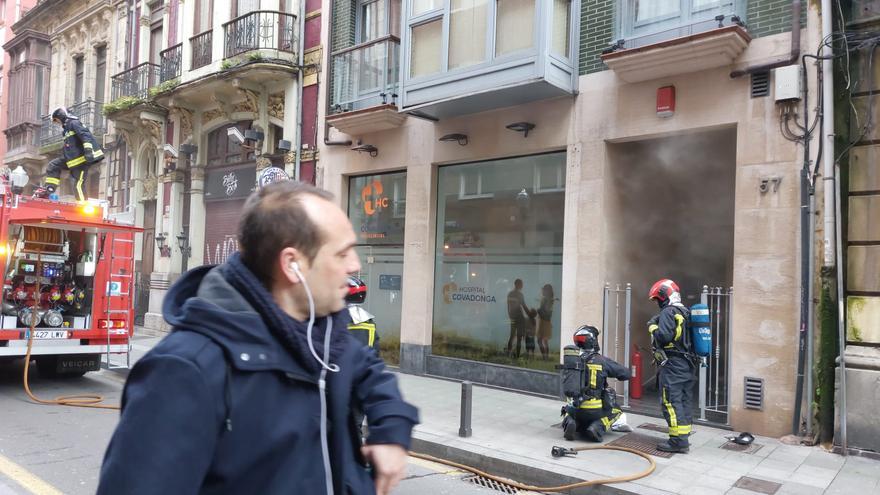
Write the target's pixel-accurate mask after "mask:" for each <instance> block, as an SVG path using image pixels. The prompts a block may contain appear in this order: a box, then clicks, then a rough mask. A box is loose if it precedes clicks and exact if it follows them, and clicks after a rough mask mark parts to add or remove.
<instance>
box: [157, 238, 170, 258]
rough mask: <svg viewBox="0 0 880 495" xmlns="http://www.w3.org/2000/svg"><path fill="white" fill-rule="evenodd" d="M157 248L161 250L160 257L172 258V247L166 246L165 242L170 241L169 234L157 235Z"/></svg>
mask: <svg viewBox="0 0 880 495" xmlns="http://www.w3.org/2000/svg"><path fill="white" fill-rule="evenodd" d="M155 239H156V247H157V248H158V249H159V256H161V257H163V258H170V257H171V246H168V245H167V244H165V241H166V240H167V239H168V234H166V233H165V232H160V233H158V234H156V237H155Z"/></svg>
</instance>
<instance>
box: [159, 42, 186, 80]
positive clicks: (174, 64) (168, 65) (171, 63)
mask: <svg viewBox="0 0 880 495" xmlns="http://www.w3.org/2000/svg"><path fill="white" fill-rule="evenodd" d="M182 59H183V43H178V44H176V45H174V46H172V47H171V48H168V49H167V50H162V51H161V52H159V82H160V83H163V82H165V81H170V80H172V79H176V78H179V77H180V63H181V61H182Z"/></svg>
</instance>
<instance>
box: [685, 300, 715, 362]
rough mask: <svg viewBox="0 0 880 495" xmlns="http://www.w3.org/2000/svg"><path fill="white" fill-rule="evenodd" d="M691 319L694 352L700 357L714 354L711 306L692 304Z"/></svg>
mask: <svg viewBox="0 0 880 495" xmlns="http://www.w3.org/2000/svg"><path fill="white" fill-rule="evenodd" d="M690 320H691V321H690V325H689V326H690V332H691V342H692V345H693V352H694V354H696V355H697V356H699V357H707V356H709V355H710V354H712V317H711V314H710V312H709V306H707V305H705V304H694V305H693V306H691V318H690Z"/></svg>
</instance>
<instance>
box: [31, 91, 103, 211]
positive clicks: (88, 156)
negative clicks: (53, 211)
mask: <svg viewBox="0 0 880 495" xmlns="http://www.w3.org/2000/svg"><path fill="white" fill-rule="evenodd" d="M52 122H54V123H56V124H60V125H61V128H62V129H63V131H62V132H63V135H64V149H63V151H62V154H61V156H60V157H58V158H55V159H54V160H52V161H50V162H49V165H48V166H47V167H46V183H45V185H43V186H40V187H38V188H37V189H36V191H34V196H36V197H39V198H45V197H48V196H49V195H50V194H52V193H54V192H55V190H56V189H58V186H59V185H60V184H61V171H62V170H64V169H67V170H69V171H70V178H71V179H72V180H73V182H74V190H75V191H76V199H78V200H79V201H85V199H86V195H85V190H84V188H85V183H86V175H87V173H88V170H89V167H90V166H91V165H92V164H93V163H97V162H100V161H101V160H103V159H104V151H103V150H102V149H101V146H100V145H99V144H98V142H97V141H95V136H93V135H92V133H91V131H89V130H88V129H87V128H86V126H84V125H83V124H82V122H80V120H79V119H78V118H77V117H76V116H74V115H70V114H69V113H67V110H65V109H64V108H63V107H60V108H57V109H55V111H54V112H52Z"/></svg>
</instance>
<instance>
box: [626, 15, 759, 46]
mask: <svg viewBox="0 0 880 495" xmlns="http://www.w3.org/2000/svg"><path fill="white" fill-rule="evenodd" d="M729 26H741V27H742V28H743V29H746V26H745V24H743V23H742V20H741V19H740V17H739V15H738V14H735V13H728V14H723V15H718V16H716V17H715V18H714V19H706V20H704V21H698V22H694V23H691V24H684V25H681V26H676V27H673V28H670V29H664V30H662V31H657V32H654V33H649V34H644V35H638V34H636V35H633V36H632V37H630V38H627V39H622V40H618V41H617V43H616V46H615V48H616V49H623V50H629V49H630V48H639V47H642V46H648V45H653V44H655V43H660V42H663V41H669V40H672V39H675V38H683V37H685V36H692V35H694V34H699V33H705V32H707V31H712V30H714V29H720V28H723V27H729ZM621 42H622V43H621Z"/></svg>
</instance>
